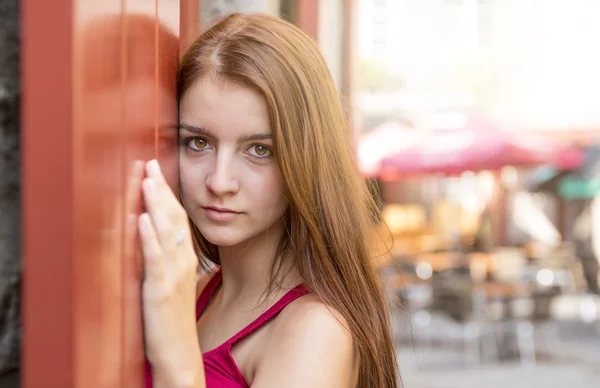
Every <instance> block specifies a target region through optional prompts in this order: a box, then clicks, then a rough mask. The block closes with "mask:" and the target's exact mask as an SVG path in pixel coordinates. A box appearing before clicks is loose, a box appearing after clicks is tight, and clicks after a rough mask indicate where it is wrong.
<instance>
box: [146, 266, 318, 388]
mask: <svg viewBox="0 0 600 388" xmlns="http://www.w3.org/2000/svg"><path fill="white" fill-rule="evenodd" d="M220 283H221V273H220V272H217V273H216V274H215V276H213V277H212V278H211V279H210V280H209V282H208V284H207V285H206V287H204V290H202V293H201V294H200V297H199V298H198V301H197V303H196V320H198V319H200V315H202V312H203V311H204V309H205V307H206V305H207V304H208V302H209V300H210V298H211V296H212V295H213V293H214V292H215V290H216V289H217V287H218V286H219V284H220ZM309 292H310V291H309V290H308V289H307V288H306V287H305V285H304V284H300V285H298V286H296V287H295V288H294V289H292V290H290V291H288V292H287V293H286V294H285V295H284V296H283V297H282V298H281V299H279V300H278V301H277V303H275V304H274V305H273V306H271V308H269V309H268V310H267V311H265V312H264V313H263V314H262V315H261V316H259V317H258V318H256V319H255V320H254V321H253V322H252V323H250V324H249V325H248V326H246V327H245V328H244V329H242V330H241V331H240V332H239V333H237V334H236V335H234V336H233V337H231V338H230V339H229V340H227V341H225V342H224V343H223V344H221V345H220V346H217V347H216V348H214V349H213V350H209V351H208V352H206V353H202V360H203V362H204V376H205V377H206V387H207V388H240V387H244V388H248V387H249V386H248V384H247V383H246V380H245V379H244V376H243V375H242V372H240V369H239V368H238V366H237V365H236V363H235V361H234V359H233V357H232V356H231V347H232V346H233V345H234V344H235V343H236V342H238V341H239V340H241V339H242V338H244V337H246V336H247V335H249V334H251V333H252V332H254V331H255V330H256V329H258V328H259V327H261V326H262V325H264V324H265V323H266V322H267V321H269V320H270V319H272V318H274V317H275V316H276V315H277V314H279V312H281V310H283V308H284V307H286V306H287V305H288V304H290V303H291V302H293V301H294V300H296V299H298V298H299V297H301V296H304V295H306V294H308V293H309ZM145 387H146V388H152V369H151V367H150V364H149V363H148V362H147V361H146V370H145Z"/></svg>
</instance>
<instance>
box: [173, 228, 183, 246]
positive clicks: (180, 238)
mask: <svg viewBox="0 0 600 388" xmlns="http://www.w3.org/2000/svg"><path fill="white" fill-rule="evenodd" d="M184 240H185V229H181V230H180V231H178V232H177V233H175V245H179V244H181V243H182V242H183V241H184Z"/></svg>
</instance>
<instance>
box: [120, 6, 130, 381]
mask: <svg viewBox="0 0 600 388" xmlns="http://www.w3.org/2000/svg"><path fill="white" fill-rule="evenodd" d="M125 16H126V5H125V0H121V23H120V24H121V43H120V44H121V55H120V62H121V63H120V65H121V120H120V127H121V129H120V132H121V136H120V138H121V139H120V140H121V189H122V191H121V196H122V198H125V200H124V201H121V209H120V211H121V218H122V220H121V236H120V238H121V257H120V260H121V290H122V292H121V311H120V313H121V356H122V361H121V363H120V365H119V366H120V368H121V370H120V373H119V376H120V385H121V388H126V387H127V378H126V375H127V374H128V371H127V370H126V368H127V360H126V357H128V355H129V354H128V353H129V352H128V351H127V349H126V342H125V340H126V339H125V336H126V333H127V324H128V322H127V319H126V313H125V311H126V310H127V308H128V303H127V302H128V298H127V296H126V295H127V284H128V283H127V253H126V247H127V239H126V233H127V227H128V225H127V211H128V210H127V203H126V199H127V177H128V174H127V155H126V146H127V128H126V126H125V122H126V119H127V116H126V115H127V110H126V104H125V101H126V99H127V95H126V90H127V89H126V88H127V19H126V17H125Z"/></svg>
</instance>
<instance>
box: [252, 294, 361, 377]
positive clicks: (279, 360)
mask: <svg viewBox="0 0 600 388" xmlns="http://www.w3.org/2000/svg"><path fill="white" fill-rule="evenodd" d="M270 326H271V327H270V328H269V334H268V338H267V339H266V348H265V351H264V355H263V357H261V361H260V362H259V365H258V367H257V371H256V375H255V379H254V382H255V383H260V384H256V385H258V386H265V387H269V386H271V384H270V383H273V384H275V383H277V382H280V381H282V379H285V381H287V382H290V384H293V385H289V386H290V387H292V386H293V387H296V386H298V387H306V386H310V387H317V388H318V387H330V386H339V387H350V386H353V385H354V384H353V379H354V371H355V370H356V368H355V359H356V354H355V350H354V344H353V340H352V335H351V333H350V331H349V329H348V325H347V323H346V321H345V319H344V318H343V317H342V316H341V314H339V313H338V312H337V311H335V310H333V309H332V308H330V307H328V306H326V305H325V304H324V303H323V302H321V301H320V300H319V299H318V297H316V296H315V295H313V294H308V295H305V296H303V297H301V298H299V299H297V300H295V301H294V302H293V303H290V305H289V306H287V307H286V308H285V309H283V310H282V312H281V313H280V314H279V316H278V317H277V318H276V319H275V320H274V321H273V323H272V325H270ZM273 386H276V385H273Z"/></svg>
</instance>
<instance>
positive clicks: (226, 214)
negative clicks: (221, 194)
mask: <svg viewBox="0 0 600 388" xmlns="http://www.w3.org/2000/svg"><path fill="white" fill-rule="evenodd" d="M203 209H204V213H205V214H206V217H207V218H208V219H209V220H211V221H214V222H226V221H231V220H233V219H235V218H236V217H237V216H239V215H240V214H241V213H240V212H236V211H234V210H231V209H227V208H220V207H215V206H208V207H205V208H203Z"/></svg>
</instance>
